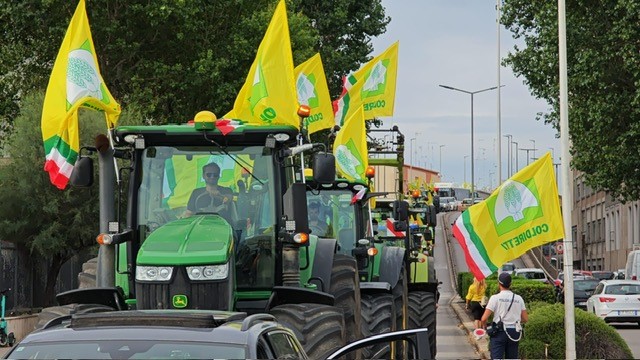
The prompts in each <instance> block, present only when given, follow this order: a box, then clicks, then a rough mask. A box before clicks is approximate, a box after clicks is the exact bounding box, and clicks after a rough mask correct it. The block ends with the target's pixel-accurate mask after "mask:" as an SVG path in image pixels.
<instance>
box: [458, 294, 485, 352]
mask: <svg viewBox="0 0 640 360" xmlns="http://www.w3.org/2000/svg"><path fill="white" fill-rule="evenodd" d="M464 305H465V301H464V300H463V299H462V298H460V296H459V295H456V297H455V298H453V300H452V301H451V308H452V309H453V311H454V312H455V313H456V316H457V317H458V319H459V320H460V324H462V325H461V326H463V327H464V330H465V331H466V332H467V336H468V337H469V342H470V343H471V345H473V346H474V347H475V348H476V350H477V352H478V354H480V355H481V356H482V357H481V358H482V359H491V354H490V353H489V337H488V336H484V337H482V338H481V339H479V340H476V337H475V336H474V335H473V330H475V326H474V325H473V318H472V317H471V313H470V312H468V311H467V310H466V309H465V308H464Z"/></svg>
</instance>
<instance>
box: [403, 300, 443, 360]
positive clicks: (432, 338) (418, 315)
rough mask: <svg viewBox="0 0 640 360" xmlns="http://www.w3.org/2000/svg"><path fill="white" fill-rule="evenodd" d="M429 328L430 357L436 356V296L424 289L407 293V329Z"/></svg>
mask: <svg viewBox="0 0 640 360" xmlns="http://www.w3.org/2000/svg"><path fill="white" fill-rule="evenodd" d="M417 328H427V329H429V346H430V348H431V358H432V359H435V358H436V297H435V295H434V294H432V293H430V292H426V291H412V292H410V293H409V329H417Z"/></svg>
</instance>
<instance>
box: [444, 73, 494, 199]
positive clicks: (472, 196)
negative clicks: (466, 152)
mask: <svg viewBox="0 0 640 360" xmlns="http://www.w3.org/2000/svg"><path fill="white" fill-rule="evenodd" d="M439 86H440V87H442V88H445V89H448V90H453V91H459V92H462V93H465V94H469V95H471V203H472V204H473V202H474V200H475V197H476V192H475V183H474V173H473V95H475V94H478V93H481V92H485V91H490V90H495V89H497V88H498V86H492V87H490V88H486V89H482V90H478V91H467V90H462V89H458V88H454V87H452V86H448V85H439ZM503 86H504V85H500V87H503Z"/></svg>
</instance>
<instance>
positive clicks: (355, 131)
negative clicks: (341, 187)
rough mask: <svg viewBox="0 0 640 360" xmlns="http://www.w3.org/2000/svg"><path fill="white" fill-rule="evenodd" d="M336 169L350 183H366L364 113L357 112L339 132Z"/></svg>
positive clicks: (366, 157)
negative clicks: (358, 181)
mask: <svg viewBox="0 0 640 360" xmlns="http://www.w3.org/2000/svg"><path fill="white" fill-rule="evenodd" d="M333 155H334V156H335V158H336V169H337V170H338V172H339V173H340V174H342V176H344V178H345V179H347V180H349V181H355V180H361V181H364V180H365V179H366V177H365V171H366V169H367V165H368V156H369V154H368V151H367V134H366V131H365V125H364V111H363V110H362V108H360V111H357V112H355V113H354V114H353V115H352V116H351V117H350V118H349V119H347V121H346V122H345V124H344V126H343V127H342V129H340V131H339V132H338V135H337V136H336V139H335V140H334V143H333Z"/></svg>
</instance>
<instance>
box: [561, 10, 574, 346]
mask: <svg viewBox="0 0 640 360" xmlns="http://www.w3.org/2000/svg"><path fill="white" fill-rule="evenodd" d="M558 50H559V54H558V58H559V62H560V64H559V65H560V74H559V76H560V147H561V150H562V160H561V163H562V165H561V168H562V219H563V222H564V241H563V245H564V249H565V250H564V254H563V255H564V303H565V304H573V298H574V296H573V241H572V235H571V234H572V233H571V204H572V199H571V198H572V191H571V189H573V185H572V178H571V176H570V174H569V172H570V169H569V163H570V161H571V154H570V153H569V109H568V104H567V103H568V94H567V25H566V12H565V0H558ZM574 316H575V313H574V307H573V306H565V307H564V319H565V321H564V327H565V342H566V345H565V346H566V349H565V358H566V359H575V358H576V334H575V332H576V329H575V317H574Z"/></svg>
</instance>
